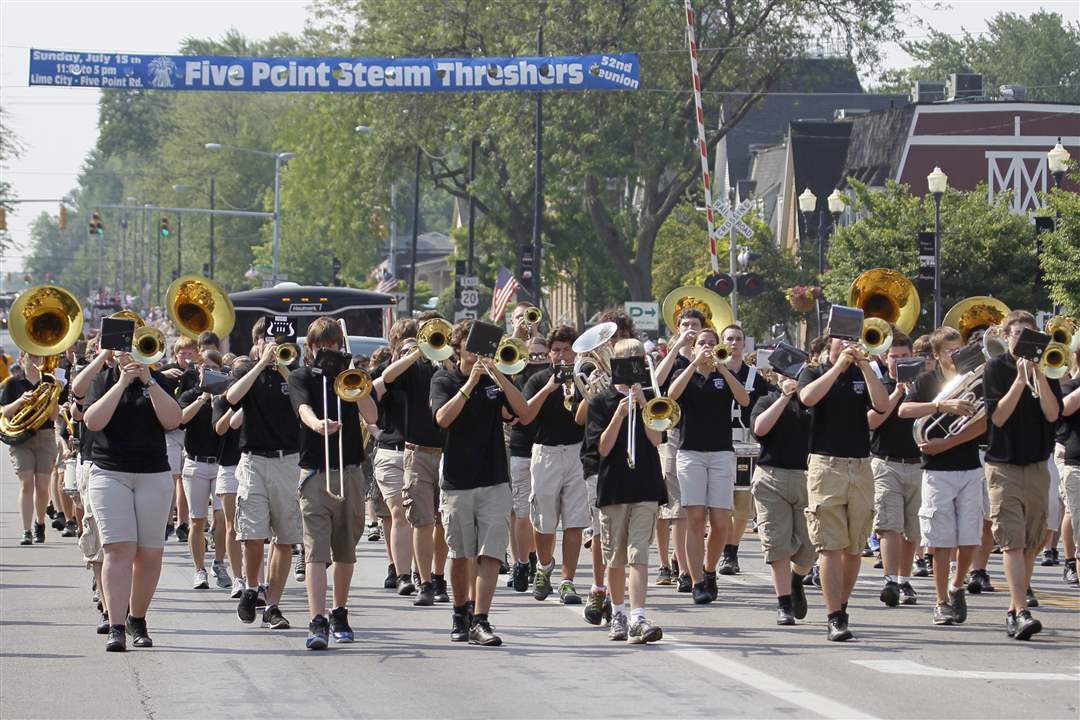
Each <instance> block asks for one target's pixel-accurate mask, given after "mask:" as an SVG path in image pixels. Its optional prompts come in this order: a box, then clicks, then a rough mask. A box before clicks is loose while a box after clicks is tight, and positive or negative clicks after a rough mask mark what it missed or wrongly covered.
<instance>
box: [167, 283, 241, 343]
mask: <svg viewBox="0 0 1080 720" xmlns="http://www.w3.org/2000/svg"><path fill="white" fill-rule="evenodd" d="M165 308H166V309H167V310H168V311H169V319H170V320H172V321H173V324H174V325H176V329H177V330H178V331H179V332H180V334H181V335H184V336H185V337H189V338H191V339H192V340H196V339H198V337H199V334H200V333H203V332H206V331H210V332H213V333H214V334H216V335H217V336H218V337H219V338H225V337H226V336H227V335H228V334H229V332H230V331H231V330H232V328H233V323H235V322H236V310H234V309H233V304H232V300H230V299H229V296H228V295H227V294H226V293H225V291H224V290H223V289H222V287H221V286H220V285H218V284H217V283H216V282H214V281H213V280H210V279H208V278H204V277H202V276H201V275H182V276H180V277H178V278H176V279H175V280H173V282H172V284H171V285H169V290H168V292H167V293H166V295H165Z"/></svg>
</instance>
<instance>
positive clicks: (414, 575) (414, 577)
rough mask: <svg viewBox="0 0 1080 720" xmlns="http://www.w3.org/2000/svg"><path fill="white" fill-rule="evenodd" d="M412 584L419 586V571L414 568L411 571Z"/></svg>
mask: <svg viewBox="0 0 1080 720" xmlns="http://www.w3.org/2000/svg"><path fill="white" fill-rule="evenodd" d="M412 584H413V587H420V573H418V572H417V571H416V570H413V571H412Z"/></svg>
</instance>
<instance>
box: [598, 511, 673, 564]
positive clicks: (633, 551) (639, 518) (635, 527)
mask: <svg viewBox="0 0 1080 720" xmlns="http://www.w3.org/2000/svg"><path fill="white" fill-rule="evenodd" d="M658 510H659V505H657V504H656V503H655V502H639V503H622V504H619V505H605V506H603V507H602V508H600V541H601V544H602V545H603V549H604V562H605V563H606V564H607V566H608V567H626V566H627V565H648V564H649V546H650V545H652V542H653V538H654V536H655V535H656V515H657V512H658Z"/></svg>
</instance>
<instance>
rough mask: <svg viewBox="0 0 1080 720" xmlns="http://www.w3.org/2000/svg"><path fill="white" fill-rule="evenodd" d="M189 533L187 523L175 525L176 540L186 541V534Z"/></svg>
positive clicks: (189, 529)
mask: <svg viewBox="0 0 1080 720" xmlns="http://www.w3.org/2000/svg"><path fill="white" fill-rule="evenodd" d="M190 534H191V528H189V527H188V524H187V523H180V524H179V525H177V526H176V542H182V543H183V542H187V539H188V535H190Z"/></svg>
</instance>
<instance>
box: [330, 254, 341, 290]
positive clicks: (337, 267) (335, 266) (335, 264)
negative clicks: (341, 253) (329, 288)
mask: <svg viewBox="0 0 1080 720" xmlns="http://www.w3.org/2000/svg"><path fill="white" fill-rule="evenodd" d="M330 268H331V269H332V270H333V271H334V287H341V261H340V260H338V259H337V256H334V258H333V260H332V261H331V262H330Z"/></svg>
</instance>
